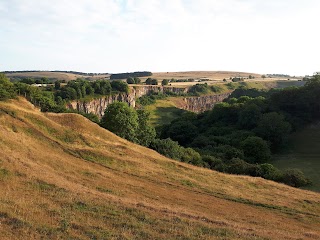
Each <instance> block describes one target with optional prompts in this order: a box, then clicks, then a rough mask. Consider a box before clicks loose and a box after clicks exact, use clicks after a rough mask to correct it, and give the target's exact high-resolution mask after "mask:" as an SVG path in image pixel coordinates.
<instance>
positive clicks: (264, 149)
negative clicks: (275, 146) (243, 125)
mask: <svg viewBox="0 0 320 240" xmlns="http://www.w3.org/2000/svg"><path fill="white" fill-rule="evenodd" d="M241 148H242V150H243V153H244V157H245V159H246V160H247V161H248V162H250V163H264V162H267V161H268V160H270V157H271V153H270V149H269V146H268V144H267V142H266V141H264V140H263V139H262V138H260V137H248V138H247V139H246V140H244V141H243V142H242V143H241Z"/></svg>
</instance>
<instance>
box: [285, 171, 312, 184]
mask: <svg viewBox="0 0 320 240" xmlns="http://www.w3.org/2000/svg"><path fill="white" fill-rule="evenodd" d="M282 181H283V182H284V183H285V184H288V185H290V186H293V187H303V186H306V185H309V184H310V183H311V181H310V180H309V179H308V178H306V177H305V176H304V174H303V172H301V170H299V169H287V170H286V171H285V172H284V174H283V180H282Z"/></svg>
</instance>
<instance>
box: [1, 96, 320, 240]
mask: <svg viewBox="0 0 320 240" xmlns="http://www.w3.org/2000/svg"><path fill="white" fill-rule="evenodd" d="M0 150H1V155H0V185H1V188H0V236H1V239H3V240H5V239H319V238H320V194H318V193H315V192H309V191H305V190H299V189H294V188H291V187H288V186H285V185H282V184H278V183H274V182H271V181H267V180H263V179H261V178H252V177H244V176H231V175H226V174H222V173H218V172H215V171H211V170H207V169H203V168H198V167H195V166H190V165H188V164H184V163H179V162H177V161H173V160H170V159H167V158H165V157H163V156H161V155H159V154H158V153H156V152H154V151H152V150H150V149H147V148H144V147H141V146H138V145H135V144H132V143H130V142H128V141H126V140H123V139H120V138H119V137H117V136H115V135H114V134H112V133H110V132H109V131H107V130H104V129H101V128H100V127H99V126H98V125H96V124H94V123H92V122H90V121H89V120H87V119H85V118H83V117H82V116H80V115H76V114H53V113H46V114H44V113H41V112H39V110H37V109H35V108H34V107H33V106H32V105H31V104H30V103H28V102H27V101H26V100H23V99H20V100H13V101H10V102H0Z"/></svg>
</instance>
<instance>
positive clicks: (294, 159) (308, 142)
mask: <svg viewBox="0 0 320 240" xmlns="http://www.w3.org/2000/svg"><path fill="white" fill-rule="evenodd" d="M273 164H274V165H275V166H276V167H278V168H280V169H286V168H299V169H301V170H302V171H303V172H304V173H305V175H306V176H307V177H308V178H310V179H311V180H312V182H313V185H312V186H308V187H306V188H307V189H310V190H314V191H318V192H320V124H314V125H312V126H309V127H307V128H306V129H303V130H301V131H299V132H297V133H294V134H293V135H292V136H291V138H290V139H289V146H288V149H287V150H286V151H285V152H284V153H282V154H279V155H277V156H275V159H274V162H273Z"/></svg>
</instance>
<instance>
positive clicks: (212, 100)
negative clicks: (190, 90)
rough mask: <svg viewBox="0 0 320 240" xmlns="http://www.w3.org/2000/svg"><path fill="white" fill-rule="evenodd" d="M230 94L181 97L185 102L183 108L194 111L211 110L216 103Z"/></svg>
mask: <svg viewBox="0 0 320 240" xmlns="http://www.w3.org/2000/svg"><path fill="white" fill-rule="evenodd" d="M230 95H231V92H230V93H223V94H217V95H206V96H200V97H186V98H184V99H183V100H184V102H185V103H186V104H185V106H184V107H183V109H185V110H188V111H191V112H196V113H200V112H204V111H208V110H211V109H212V108H213V107H214V105H215V104H216V103H220V102H222V101H223V100H224V99H226V98H228V97H229V96H230Z"/></svg>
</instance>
